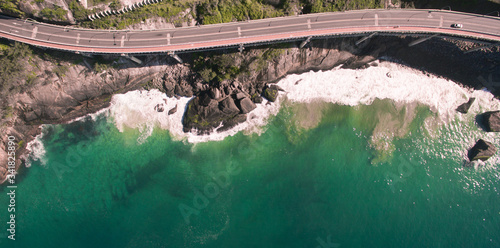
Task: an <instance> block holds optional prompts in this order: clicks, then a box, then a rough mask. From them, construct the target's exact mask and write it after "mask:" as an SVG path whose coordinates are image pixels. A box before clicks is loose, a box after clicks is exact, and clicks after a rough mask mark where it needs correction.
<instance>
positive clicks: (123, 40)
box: [120, 35, 125, 47]
mask: <svg viewBox="0 0 500 248" xmlns="http://www.w3.org/2000/svg"><path fill="white" fill-rule="evenodd" d="M124 44H125V35H122V40H121V41H120V47H123V45H124Z"/></svg>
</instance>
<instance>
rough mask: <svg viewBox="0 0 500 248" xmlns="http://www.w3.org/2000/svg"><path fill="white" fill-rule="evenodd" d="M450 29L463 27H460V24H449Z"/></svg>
mask: <svg viewBox="0 0 500 248" xmlns="http://www.w3.org/2000/svg"><path fill="white" fill-rule="evenodd" d="M451 27H452V28H462V27H463V25H462V24H460V23H453V24H451Z"/></svg>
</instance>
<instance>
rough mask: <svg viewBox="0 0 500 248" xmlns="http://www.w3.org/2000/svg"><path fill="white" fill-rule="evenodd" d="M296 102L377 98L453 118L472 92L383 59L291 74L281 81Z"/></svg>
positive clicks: (366, 101)
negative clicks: (359, 65)
mask: <svg viewBox="0 0 500 248" xmlns="http://www.w3.org/2000/svg"><path fill="white" fill-rule="evenodd" d="M278 85H279V86H281V87H282V88H284V89H285V91H286V92H287V98H288V99H289V100H291V101H294V102H310V101H311V100H318V99H319V100H323V101H327V102H332V103H336V104H342V105H350V106H355V105H358V104H364V105H369V104H371V103H372V102H373V101H374V100H375V99H377V98H378V99H392V100H394V101H396V102H401V103H410V102H419V103H422V104H425V105H428V106H429V107H430V108H431V110H433V111H434V112H438V113H439V114H440V115H441V117H443V119H450V118H451V117H453V116H454V115H455V113H456V111H455V109H456V107H457V106H458V105H460V104H461V103H463V102H464V101H466V100H467V98H468V96H469V95H470V94H471V92H470V91H469V90H467V89H465V88H463V87H460V86H459V85H457V84H456V83H454V82H453V81H450V80H447V79H444V78H439V77H436V76H433V75H428V74H425V73H423V72H421V71H418V70H415V69H411V68H408V67H406V66H403V65H400V64H396V63H391V62H381V63H380V62H379V66H377V67H369V68H367V69H364V70H350V69H340V68H338V67H337V68H335V69H333V70H331V71H324V72H312V71H311V72H308V73H304V74H301V75H289V76H287V77H285V78H284V79H283V80H281V81H280V82H279V83H278Z"/></svg>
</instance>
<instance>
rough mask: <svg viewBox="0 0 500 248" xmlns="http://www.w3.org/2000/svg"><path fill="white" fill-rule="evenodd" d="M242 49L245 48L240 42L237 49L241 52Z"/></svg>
mask: <svg viewBox="0 0 500 248" xmlns="http://www.w3.org/2000/svg"><path fill="white" fill-rule="evenodd" d="M244 49H245V47H244V46H243V44H240V47H239V48H238V51H240V53H242V52H243V50H244Z"/></svg>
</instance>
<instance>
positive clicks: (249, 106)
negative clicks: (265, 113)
mask: <svg viewBox="0 0 500 248" xmlns="http://www.w3.org/2000/svg"><path fill="white" fill-rule="evenodd" d="M255 108H257V106H255V103H253V102H252V100H250V98H248V97H245V98H243V99H241V100H240V110H241V113H242V114H247V113H250V111H252V110H254V109H255Z"/></svg>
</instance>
